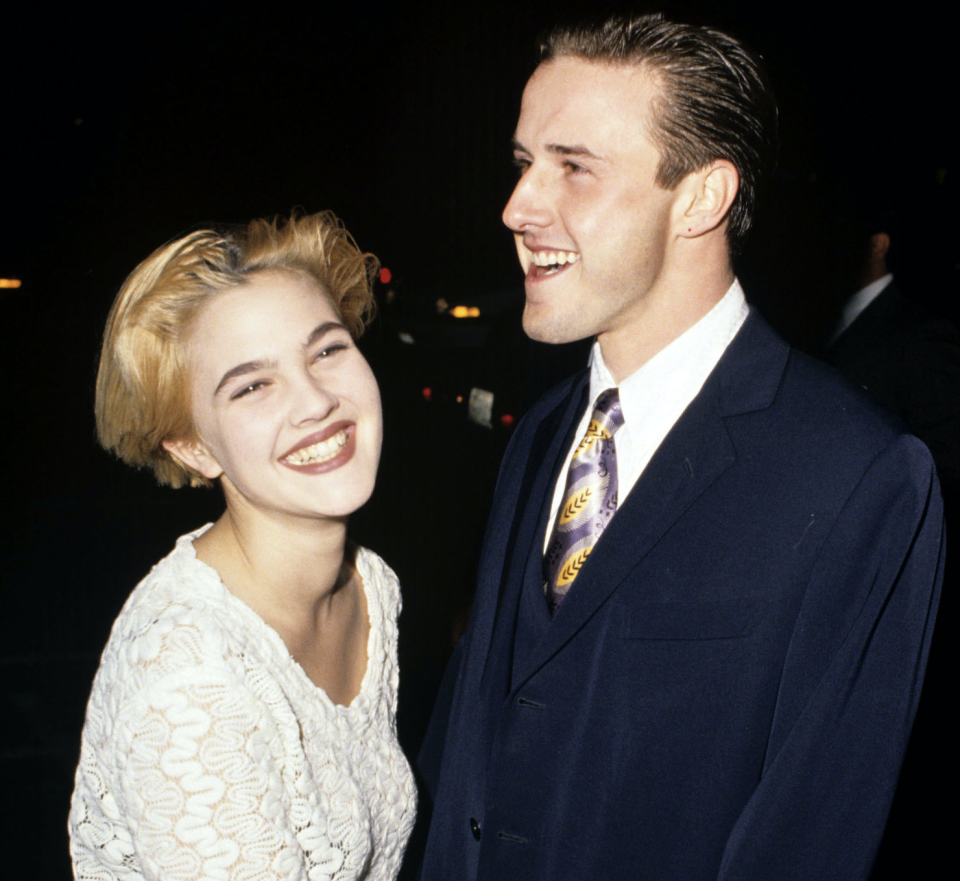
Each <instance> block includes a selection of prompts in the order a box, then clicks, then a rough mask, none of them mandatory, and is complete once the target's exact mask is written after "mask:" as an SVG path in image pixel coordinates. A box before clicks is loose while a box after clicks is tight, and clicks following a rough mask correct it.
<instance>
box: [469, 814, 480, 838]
mask: <svg viewBox="0 0 960 881" xmlns="http://www.w3.org/2000/svg"><path fill="white" fill-rule="evenodd" d="M470 831H471V832H472V833H473V837H474V838H475V839H476V840H477V841H479V840H480V824H479V823H478V822H477V821H476V820H475V819H474V818H473V817H471V818H470Z"/></svg>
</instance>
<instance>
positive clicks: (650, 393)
mask: <svg viewBox="0 0 960 881" xmlns="http://www.w3.org/2000/svg"><path fill="white" fill-rule="evenodd" d="M748 312H749V307H748V306H747V301H746V297H745V296H744V293H743V288H742V287H741V286H740V282H739V280H737V279H734V280H733V284H732V285H730V287H729V288H728V289H727V292H726V294H724V295H723V297H722V298H721V299H720V301H719V302H718V303H717V304H716V305H715V306H714V307H713V308H712V309H711V310H710V311H709V312H708V313H707V314H706V315H704V316H703V318H701V319H700V320H699V321H698V322H697V323H696V324H694V325H693V326H692V327H690V328H688V329H687V330H686V331H684V332H683V333H682V334H680V336H678V337H677V338H676V339H675V340H673V342H671V343H670V344H669V345H667V346H665V347H664V348H663V349H661V350H660V351H659V352H657V354H656V355H654V356H653V357H652V358H651V359H650V360H649V361H647V362H646V363H645V364H644V365H643V366H641V367H640V368H639V369H637V370H635V371H634V372H633V373H631V374H630V375H629V376H628V377H627V378H626V379H624V380H623V382H621V383H620V405H621V407H622V408H623V415H624V421H625V422H629V421H631V420H632V419H638V418H643V415H644V413H645V412H646V411H648V410H649V409H650V408H652V407H656V406H657V402H659V401H663V400H670V399H671V398H676V397H677V396H682V397H683V398H685V399H686V400H687V401H688V402H689V401H690V400H692V399H693V398H694V397H695V396H696V393H697V392H698V391H699V390H700V387H701V386H702V385H703V383H704V382H705V381H706V378H707V377H708V376H709V375H710V373H711V371H712V370H713V368H714V367H715V366H716V364H717V362H718V361H719V360H720V356H721V355H722V354H723V352H724V351H725V350H726V348H727V346H728V345H729V344H730V341H731V340H732V339H733V338H734V336H736V334H737V331H738V330H740V327H741V326H742V325H743V322H744V321H745V320H746V317H747V314H748ZM616 385H617V383H616V382H615V381H614V379H613V376H612V375H611V374H610V371H609V369H608V368H607V365H606V364H605V363H604V360H603V353H602V352H601V350H600V344H599V343H598V342H596V341H595V342H594V344H593V348H592V350H591V353H590V400H591V402H593V401H596V399H597V398H598V397H599V395H600V394H601V393H602V392H604V391H605V390H606V389H608V388H613V387H614V386H616Z"/></svg>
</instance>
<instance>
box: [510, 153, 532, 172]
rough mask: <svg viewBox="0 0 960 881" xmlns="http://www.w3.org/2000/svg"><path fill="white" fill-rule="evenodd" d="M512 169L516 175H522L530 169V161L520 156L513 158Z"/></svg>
mask: <svg viewBox="0 0 960 881" xmlns="http://www.w3.org/2000/svg"><path fill="white" fill-rule="evenodd" d="M513 167H514V168H516V169H517V174H518V175H522V174H523V173H524V172H525V171H526V170H527V169H528V168H529V167H530V160H529V159H524V158H523V157H522V156H514V157H513Z"/></svg>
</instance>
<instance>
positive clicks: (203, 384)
mask: <svg viewBox="0 0 960 881" xmlns="http://www.w3.org/2000/svg"><path fill="white" fill-rule="evenodd" d="M375 267H376V261H375V260H374V259H373V258H372V257H371V256H370V255H368V254H363V253H361V252H360V251H359V250H358V249H357V247H356V245H355V244H354V242H353V240H352V239H351V237H350V235H349V234H348V233H347V231H346V230H345V229H343V227H342V225H341V224H340V223H339V221H338V220H337V218H336V217H334V216H333V215H332V214H330V213H322V214H315V215H311V216H300V217H298V216H294V217H292V218H291V219H289V220H286V221H284V220H255V221H253V222H251V223H250V224H249V225H247V226H246V227H242V228H237V229H230V230H225V231H218V230H213V229H204V230H200V231H198V232H194V233H191V234H190V235H187V236H185V237H183V238H181V239H179V240H177V241H174V242H172V243H170V244H168V245H165V246H164V247H162V248H160V249H159V250H157V251H156V252H154V253H153V254H152V255H151V256H150V257H148V258H147V259H146V260H145V261H144V262H143V263H142V264H140V266H138V267H137V268H136V269H135V270H134V272H133V273H132V274H131V275H130V277H129V278H128V279H127V281H126V283H125V284H124V286H123V288H122V290H121V291H120V293H119V295H118V296H117V299H116V301H115V302H114V305H113V309H112V311H111V313H110V316H109V319H108V322H107V328H106V332H105V336H104V341H103V349H102V353H101V359H100V370H99V375H98V377H97V393H96V415H97V428H98V433H99V437H100V441H101V443H102V444H103V446H104V447H105V448H106V449H108V450H110V451H112V452H114V453H116V454H117V455H118V456H119V457H120V458H121V459H122V460H124V461H125V462H127V463H129V464H130V465H133V466H136V467H146V468H149V469H151V470H152V471H153V473H154V474H155V476H156V478H157V480H158V481H159V482H160V483H162V484H167V485H169V486H173V487H179V486H183V485H186V484H190V485H195V486H196V485H210V484H213V483H217V484H219V485H220V488H221V489H222V491H223V497H224V499H225V502H226V510H225V511H224V513H223V516H222V517H220V519H219V520H217V521H216V522H215V523H213V524H208V525H206V526H203V527H201V528H200V529H197V530H195V531H193V532H191V533H189V534H187V535H185V536H183V537H182V538H181V539H180V540H179V541H178V542H177V543H176V547H175V548H174V550H173V551H172V552H171V553H170V555H169V556H167V557H166V558H164V559H163V560H161V561H160V562H159V563H158V564H157V565H156V566H155V567H154V568H153V570H152V571H151V572H150V574H149V575H147V577H146V578H145V579H144V580H143V581H142V582H141V583H140V584H139V585H138V586H137V587H136V589H135V590H134V591H133V593H132V594H131V596H130V598H129V599H128V601H127V603H126V605H125V606H124V608H123V611H122V612H121V613H120V615H119V617H118V618H117V620H116V622H115V623H114V626H113V630H112V633H111V636H110V639H109V642H108V643H107V646H106V649H105V650H104V652H103V657H102V659H101V663H100V668H99V670H98V672H97V676H96V679H95V681H94V684H93V690H92V693H91V696H90V702H89V704H88V707H87V716H86V722H85V725H84V729H83V737H82V745H81V755H80V764H79V767H78V769H77V775H76V786H75V790H74V794H73V801H72V806H71V811H70V824H69V825H70V838H71V855H72V859H73V864H74V872H75V875H76V877H77V878H78V879H88V878H89V879H92V878H97V879H106V878H111V879H135V878H173V877H176V878H182V879H188V878H196V879H201V878H212V877H218V878H220V877H222V878H254V877H255V878H262V879H267V878H277V879H280V878H284V879H288V878H294V877H298V878H299V877H303V878H306V877H309V878H310V879H312V881H316V879H334V878H335V879H337V881H341V879H344V881H346V879H371V881H372V879H381V881H388V879H393V878H395V876H396V874H397V872H398V870H399V865H400V860H401V857H402V854H403V850H404V847H405V844H406V841H407V838H408V836H409V833H410V830H411V827H412V825H413V819H414V811H415V802H416V793H415V789H414V785H413V781H412V776H411V773H410V769H409V766H408V764H407V762H406V760H405V758H404V756H403V754H402V753H401V751H400V748H399V746H398V744H397V740H396V736H395V713H396V693H397V659H396V650H397V629H396V618H397V614H398V610H399V603H400V593H399V585H398V583H397V579H396V576H395V575H394V574H393V572H392V571H391V570H390V568H389V567H388V566H387V565H386V564H385V563H384V562H383V561H382V560H381V559H380V558H379V557H378V556H377V555H376V554H374V553H373V552H371V551H369V550H366V549H364V548H360V547H357V546H354V545H352V544H351V543H350V541H349V540H348V538H347V522H348V520H349V517H350V515H351V514H352V513H353V512H354V511H356V510H357V508H359V507H360V506H361V505H363V504H364V503H365V502H366V501H367V499H368V498H369V496H370V494H371V492H372V490H373V486H374V481H375V478H376V473H377V466H378V462H379V458H380V447H381V439H382V430H381V424H382V420H381V409H380V396H379V391H378V388H377V383H376V380H375V379H374V377H373V374H372V373H371V371H370V368H369V367H368V365H367V363H366V361H365V360H364V358H363V356H362V355H361V354H360V352H359V350H358V349H357V347H356V343H355V339H356V338H357V337H358V336H359V335H360V334H361V333H362V331H363V328H364V325H365V321H366V319H367V317H368V314H369V311H370V307H371V304H372V294H371V288H370V284H371V279H372V274H373V272H374V270H375Z"/></svg>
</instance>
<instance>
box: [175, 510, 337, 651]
mask: <svg viewBox="0 0 960 881" xmlns="http://www.w3.org/2000/svg"><path fill="white" fill-rule="evenodd" d="M281 520H282V522H281ZM346 540H347V524H346V519H343V520H338V519H327V520H307V519H302V518H278V517H272V516H269V515H266V514H264V513H263V512H261V511H256V510H249V509H248V510H243V509H240V510H238V509H237V507H236V506H233V505H229V506H228V507H227V510H226V512H225V513H224V514H223V516H222V517H221V518H220V519H219V520H218V521H217V522H216V523H215V524H214V525H213V526H212V527H211V528H210V529H209V530H208V531H207V532H205V533H204V534H203V535H202V536H200V537H199V538H198V539H197V540H196V541H195V542H194V548H195V550H196V553H197V557H198V558H199V559H200V560H202V561H203V562H204V563H206V564H207V565H209V566H211V567H212V568H213V569H215V570H216V571H217V573H218V574H219V575H220V578H221V580H222V581H223V583H224V585H226V587H227V590H229V591H230V592H231V593H232V594H234V595H235V596H237V597H239V598H240V599H241V600H243V601H244V602H245V603H246V604H247V605H248V606H250V607H251V608H252V609H253V610H254V611H255V612H256V613H257V614H258V615H260V617H261V618H263V620H264V621H266V622H267V623H268V624H269V625H270V626H271V627H273V628H274V629H275V630H277V632H279V633H280V635H281V636H282V637H283V638H284V641H285V642H287V647H288V648H289V649H290V650H291V652H294V645H291V642H293V643H294V644H296V643H298V642H301V641H303V640H308V641H309V640H311V639H313V638H314V637H315V636H316V634H317V632H318V631H319V630H321V629H322V628H323V623H324V621H325V620H326V619H327V618H328V617H329V616H330V614H331V613H332V611H333V606H335V600H334V598H335V597H336V596H337V594H338V593H339V592H341V591H342V589H343V588H344V586H345V585H347V584H348V583H349V581H350V578H351V575H352V572H353V565H352V559H350V560H346V562H345V550H346Z"/></svg>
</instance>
